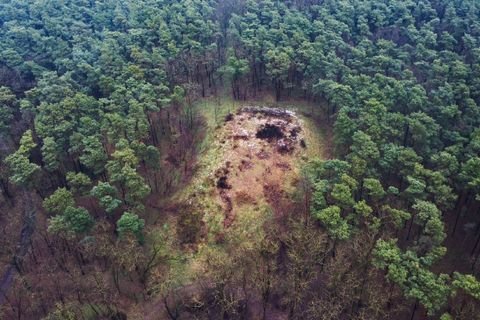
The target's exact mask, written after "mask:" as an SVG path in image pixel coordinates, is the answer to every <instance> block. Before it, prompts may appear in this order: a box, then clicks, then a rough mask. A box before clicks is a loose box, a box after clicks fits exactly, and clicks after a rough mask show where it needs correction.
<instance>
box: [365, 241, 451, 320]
mask: <svg viewBox="0 0 480 320" xmlns="http://www.w3.org/2000/svg"><path fill="white" fill-rule="evenodd" d="M373 255H374V258H373V263H374V265H375V266H376V267H377V268H380V269H386V270H387V277H388V279H389V280H391V281H393V282H394V283H395V284H397V285H398V286H399V287H400V288H401V289H402V290H403V292H404V293H405V296H407V297H409V298H414V299H417V300H418V301H419V302H420V303H421V304H422V305H423V306H424V307H425V308H426V309H427V311H428V313H429V315H433V314H435V313H436V312H437V311H438V310H440V309H441V308H442V307H443V306H444V305H445V304H446V302H447V299H448V297H449V295H450V293H451V288H450V286H449V276H448V275H446V274H440V275H438V276H437V275H436V274H434V273H432V272H431V271H428V269H427V268H426V267H428V266H426V265H424V264H423V263H422V259H421V258H419V257H417V255H416V254H415V253H414V252H413V251H409V250H407V251H406V252H402V251H401V250H400V248H398V246H397V245H396V243H395V241H384V240H378V241H377V244H376V247H375V249H374V253H373Z"/></svg>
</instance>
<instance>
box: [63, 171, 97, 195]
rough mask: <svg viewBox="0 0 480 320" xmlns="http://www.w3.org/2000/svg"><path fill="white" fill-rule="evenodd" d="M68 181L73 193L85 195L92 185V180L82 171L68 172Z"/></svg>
mask: <svg viewBox="0 0 480 320" xmlns="http://www.w3.org/2000/svg"><path fill="white" fill-rule="evenodd" d="M66 177H67V183H68V186H69V187H70V189H71V190H72V192H73V193H75V194H79V195H85V194H86V193H88V191H89V190H90V187H91V186H92V180H91V179H90V177H89V176H87V175H86V174H84V173H82V172H78V173H75V172H72V171H70V172H67V176H66Z"/></svg>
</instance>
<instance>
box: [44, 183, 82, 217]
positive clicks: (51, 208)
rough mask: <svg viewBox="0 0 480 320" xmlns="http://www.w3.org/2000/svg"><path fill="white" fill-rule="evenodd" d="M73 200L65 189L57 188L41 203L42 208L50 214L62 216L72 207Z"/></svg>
mask: <svg viewBox="0 0 480 320" xmlns="http://www.w3.org/2000/svg"><path fill="white" fill-rule="evenodd" d="M74 205H75V200H74V199H73V195H72V193H71V192H70V191H68V190H67V189H66V188H59V189H57V190H55V192H54V193H53V194H52V195H51V196H49V197H48V198H46V199H45V200H44V201H43V207H44V208H45V210H47V211H48V212H49V213H51V214H63V213H64V212H65V210H66V209H67V208H68V207H73V206H74Z"/></svg>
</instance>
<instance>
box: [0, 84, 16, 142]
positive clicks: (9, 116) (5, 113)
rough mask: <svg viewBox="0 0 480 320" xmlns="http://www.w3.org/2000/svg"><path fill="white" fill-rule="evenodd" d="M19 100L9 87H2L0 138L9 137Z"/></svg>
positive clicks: (0, 89) (0, 94) (0, 92)
mask: <svg viewBox="0 0 480 320" xmlns="http://www.w3.org/2000/svg"><path fill="white" fill-rule="evenodd" d="M16 104H17V100H16V97H15V95H14V94H13V93H12V91H11V90H10V88H8V87H0V136H7V135H8V133H9V130H10V125H11V123H12V120H13V114H14V111H15V107H16Z"/></svg>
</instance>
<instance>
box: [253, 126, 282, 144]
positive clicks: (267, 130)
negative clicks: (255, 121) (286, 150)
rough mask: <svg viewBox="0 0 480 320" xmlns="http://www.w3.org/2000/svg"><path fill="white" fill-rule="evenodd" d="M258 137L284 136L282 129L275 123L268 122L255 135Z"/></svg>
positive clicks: (279, 137)
mask: <svg viewBox="0 0 480 320" xmlns="http://www.w3.org/2000/svg"><path fill="white" fill-rule="evenodd" d="M255 136H256V137H257V138H258V139H265V140H269V141H271V140H278V139H281V138H283V137H284V134H283V132H282V129H281V128H280V127H278V126H276V125H274V124H270V123H267V124H266V125H264V126H262V127H261V128H260V129H259V130H258V131H257V134H256V135H255Z"/></svg>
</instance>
